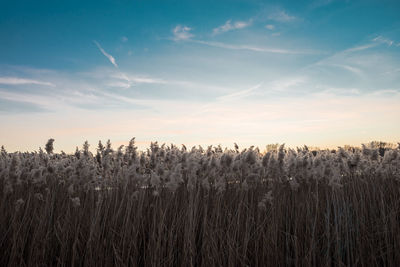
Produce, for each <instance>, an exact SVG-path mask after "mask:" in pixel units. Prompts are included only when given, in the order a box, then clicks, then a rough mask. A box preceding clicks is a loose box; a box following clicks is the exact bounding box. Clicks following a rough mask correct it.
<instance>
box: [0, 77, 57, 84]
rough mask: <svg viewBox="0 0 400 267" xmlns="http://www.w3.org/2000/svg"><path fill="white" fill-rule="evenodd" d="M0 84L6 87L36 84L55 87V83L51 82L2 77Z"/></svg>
mask: <svg viewBox="0 0 400 267" xmlns="http://www.w3.org/2000/svg"><path fill="white" fill-rule="evenodd" d="M0 84H6V85H22V84H36V85H46V86H55V85H54V84H53V83H50V82H44V81H37V80H31V79H24V78H18V77H0Z"/></svg>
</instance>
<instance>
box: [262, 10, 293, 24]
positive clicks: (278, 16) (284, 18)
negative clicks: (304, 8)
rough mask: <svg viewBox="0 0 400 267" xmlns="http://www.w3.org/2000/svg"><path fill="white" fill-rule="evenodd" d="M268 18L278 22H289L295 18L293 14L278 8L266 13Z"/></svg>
mask: <svg viewBox="0 0 400 267" xmlns="http://www.w3.org/2000/svg"><path fill="white" fill-rule="evenodd" d="M268 19H270V20H274V21H278V22H290V21H293V20H295V19H296V17H295V16H291V15H289V14H288V13H287V12H286V11H285V10H282V9H278V10H276V11H274V12H272V13H271V14H269V15H268Z"/></svg>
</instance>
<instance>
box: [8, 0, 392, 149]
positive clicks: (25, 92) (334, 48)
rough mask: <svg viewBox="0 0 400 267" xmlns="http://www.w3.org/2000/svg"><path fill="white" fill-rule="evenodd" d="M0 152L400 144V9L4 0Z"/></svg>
mask: <svg viewBox="0 0 400 267" xmlns="http://www.w3.org/2000/svg"><path fill="white" fill-rule="evenodd" d="M0 36H1V37H0V144H1V145H4V146H5V148H6V149H7V150H8V151H35V150H38V148H39V147H44V145H45V143H46V141H47V139H49V138H54V139H55V143H54V146H55V151H61V150H63V151H65V152H73V151H74V150H75V147H76V146H80V147H81V146H82V144H83V143H84V141H85V140H88V141H89V144H91V148H92V149H95V147H96V146H97V143H98V141H99V140H102V141H103V143H105V142H106V141H107V139H110V140H111V143H112V144H113V146H114V147H118V146H120V145H126V144H127V143H128V141H129V140H130V139H131V138H132V137H136V140H137V144H138V146H139V148H141V149H145V148H146V147H147V146H148V145H149V144H150V142H152V141H158V142H159V143H160V144H162V143H166V144H170V143H173V144H176V145H181V144H185V145H187V146H194V145H202V146H207V145H218V144H221V145H222V146H223V147H232V146H233V144H234V143H235V142H236V143H237V144H238V145H239V146H240V147H242V148H243V147H249V146H251V145H255V146H258V147H260V148H264V147H265V146H266V145H267V144H272V143H285V144H286V145H287V146H292V147H296V146H302V145H305V144H306V145H308V146H317V147H321V148H328V147H329V148H334V147H337V146H343V145H345V144H349V145H360V144H361V143H367V142H369V141H373V140H380V141H386V142H393V143H396V142H400V1H386V0H378V1H372V0H362V1H352V0H347V1H346V0H311V1H301V0H300V1H257V0H245V1H243V0H229V1H225V0H219V1H209V0H201V1H195V0H188V1H182V0H180V1H178V0H174V1H159V0H157V1H153V0H146V1H144V0H140V1H124V0H114V1H102V0H98V1H74V0H70V1H61V0H59V1H19V0H15V1H5V0H0Z"/></svg>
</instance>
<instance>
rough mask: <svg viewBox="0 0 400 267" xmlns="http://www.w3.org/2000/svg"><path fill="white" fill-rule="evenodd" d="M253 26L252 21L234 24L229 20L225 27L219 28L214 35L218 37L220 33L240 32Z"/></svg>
mask: <svg viewBox="0 0 400 267" xmlns="http://www.w3.org/2000/svg"><path fill="white" fill-rule="evenodd" d="M251 24H252V20H251V19H250V20H249V21H236V22H232V20H228V21H226V22H225V24H224V25H221V26H219V27H217V28H214V29H213V35H217V34H220V33H224V32H228V31H232V30H239V29H244V28H246V27H248V26H250V25H251Z"/></svg>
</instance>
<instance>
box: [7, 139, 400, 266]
mask: <svg viewBox="0 0 400 267" xmlns="http://www.w3.org/2000/svg"><path fill="white" fill-rule="evenodd" d="M53 141H54V140H52V139H50V140H49V141H48V143H47V144H46V147H45V151H43V150H41V149H40V150H39V152H31V153H28V152H26V153H8V152H6V150H5V149H2V151H1V155H0V266H368V267H370V266H400V149H399V147H398V146H397V145H388V144H385V143H379V142H371V143H370V144H367V145H363V146H362V148H353V147H345V148H338V149H335V150H311V149H309V148H307V147H306V146H304V147H301V148H297V149H290V148H285V147H284V145H280V146H277V145H272V146H269V147H268V150H266V151H260V150H259V149H258V148H254V147H250V148H247V149H239V148H238V147H237V146H236V145H235V149H231V150H230V149H222V148H221V147H219V146H218V147H208V148H207V149H203V148H201V147H193V148H191V149H187V148H186V147H184V146H182V147H180V148H178V147H177V146H173V145H171V146H166V145H159V144H158V143H152V144H151V146H150V148H149V149H147V151H138V149H137V147H136V146H135V143H134V139H132V140H131V142H130V143H129V145H128V146H126V147H122V146H121V147H120V148H118V149H116V150H113V149H112V147H111V143H110V142H108V143H107V145H106V146H103V145H102V144H101V143H99V145H98V148H97V153H96V154H92V153H91V152H90V151H89V144H88V143H87V142H86V143H85V144H84V146H83V149H81V150H79V149H77V151H76V153H75V154H72V155H68V154H65V153H53Z"/></svg>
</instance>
